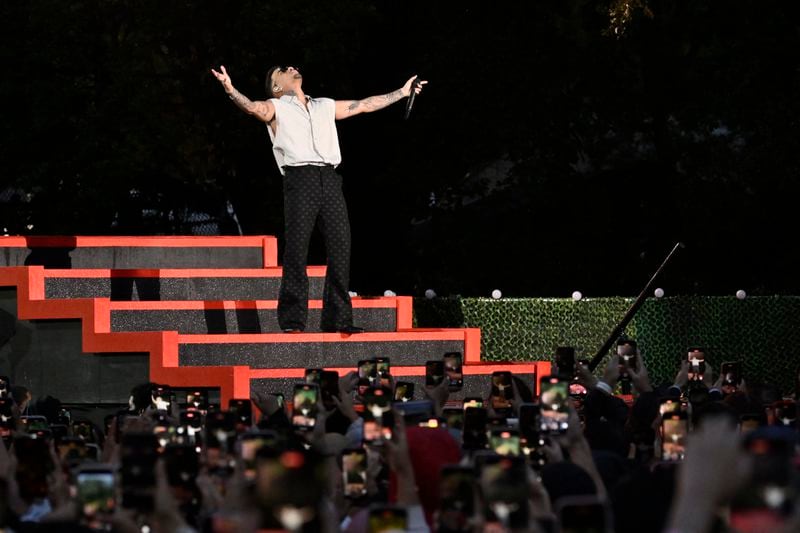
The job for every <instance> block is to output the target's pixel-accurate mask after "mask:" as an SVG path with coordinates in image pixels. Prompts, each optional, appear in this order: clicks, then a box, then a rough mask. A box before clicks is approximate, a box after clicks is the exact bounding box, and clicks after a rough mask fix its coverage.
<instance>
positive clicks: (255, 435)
mask: <svg viewBox="0 0 800 533" xmlns="http://www.w3.org/2000/svg"><path fill="white" fill-rule="evenodd" d="M265 446H271V447H273V448H275V449H276V450H277V446H278V435H277V434H276V433H275V432H274V431H254V432H250V433H242V434H241V435H239V456H240V457H241V458H242V464H243V466H244V478H245V479H246V480H248V481H252V480H254V479H255V477H256V466H257V465H256V462H257V459H256V456H257V453H258V450H259V449H261V448H262V447H265Z"/></svg>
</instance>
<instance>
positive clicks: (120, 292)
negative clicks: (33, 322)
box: [45, 277, 324, 301]
mask: <svg viewBox="0 0 800 533" xmlns="http://www.w3.org/2000/svg"><path fill="white" fill-rule="evenodd" d="M280 283H281V279H280V278H279V277H274V278H273V277H269V278H267V277H264V278H238V277H231V278H210V277H209V278H47V279H45V297H46V298H110V299H111V300H115V301H132V300H139V301H169V300H277V299H278V291H279V289H280ZM323 283H324V278H322V277H310V278H309V298H311V299H321V298H322V286H323Z"/></svg>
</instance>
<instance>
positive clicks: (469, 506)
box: [437, 465, 475, 531]
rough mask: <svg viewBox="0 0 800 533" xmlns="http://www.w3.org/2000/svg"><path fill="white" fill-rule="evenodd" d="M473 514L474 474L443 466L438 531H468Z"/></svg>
mask: <svg viewBox="0 0 800 533" xmlns="http://www.w3.org/2000/svg"><path fill="white" fill-rule="evenodd" d="M474 514H475V472H474V471H473V469H472V468H469V467H463V466H455V465H445V466H444V467H442V472H441V477H440V479H439V513H438V515H437V516H438V526H439V531H469V530H470V523H471V521H472V519H473V515H474Z"/></svg>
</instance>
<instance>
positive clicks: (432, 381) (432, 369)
mask: <svg viewBox="0 0 800 533" xmlns="http://www.w3.org/2000/svg"><path fill="white" fill-rule="evenodd" d="M442 381H444V361H427V362H426V363H425V386H426V387H436V386H438V385H439V384H441V383H442Z"/></svg>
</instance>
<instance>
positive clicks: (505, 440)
mask: <svg viewBox="0 0 800 533" xmlns="http://www.w3.org/2000/svg"><path fill="white" fill-rule="evenodd" d="M489 448H491V449H492V450H494V453H496V454H498V455H519V454H520V442H519V432H518V431H516V430H513V429H493V430H492V432H491V435H490V436H489Z"/></svg>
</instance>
